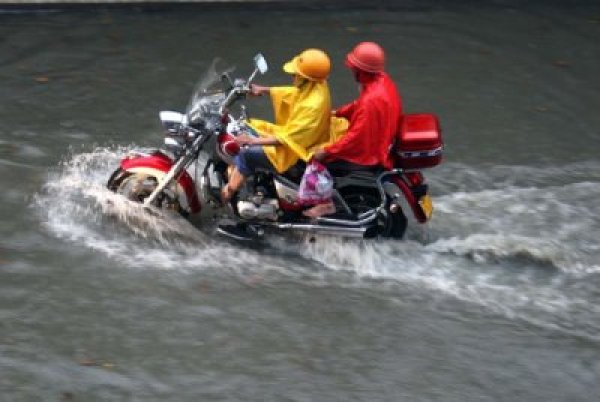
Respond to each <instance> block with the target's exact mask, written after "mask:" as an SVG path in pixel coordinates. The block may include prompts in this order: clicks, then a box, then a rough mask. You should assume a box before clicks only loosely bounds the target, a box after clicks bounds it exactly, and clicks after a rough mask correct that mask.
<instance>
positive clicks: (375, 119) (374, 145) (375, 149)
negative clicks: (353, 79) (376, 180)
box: [325, 72, 402, 169]
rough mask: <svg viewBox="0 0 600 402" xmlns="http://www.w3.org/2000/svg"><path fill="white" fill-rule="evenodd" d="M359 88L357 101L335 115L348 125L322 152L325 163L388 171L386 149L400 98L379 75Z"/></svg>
mask: <svg viewBox="0 0 600 402" xmlns="http://www.w3.org/2000/svg"><path fill="white" fill-rule="evenodd" d="M362 85H363V89H362V92H361V94H360V96H359V97H358V99H356V100H355V101H354V102H352V103H349V104H348V105H345V106H343V107H341V108H339V109H338V110H337V111H336V116H338V117H344V118H346V119H348V120H349V121H350V125H349V127H348V132H347V133H346V134H344V135H343V136H342V138H340V139H339V140H338V141H337V142H335V143H334V144H332V145H329V146H328V147H326V148H325V152H327V154H328V155H327V158H326V161H332V160H335V159H343V160H346V161H348V162H352V163H356V164H358V165H369V166H372V165H382V166H384V167H385V168H387V169H391V167H392V164H393V162H392V159H391V156H390V146H391V144H392V142H393V141H394V137H395V135H396V131H397V129H398V124H399V121H400V116H401V115H402V101H401V99H400V95H399V93H398V90H397V89H396V85H395V84H394V82H393V81H392V79H391V78H390V77H389V76H388V75H387V74H386V73H383V72H382V73H379V74H377V75H376V76H375V78H374V79H372V80H369V81H367V82H363V83H362Z"/></svg>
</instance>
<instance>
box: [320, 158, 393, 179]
mask: <svg viewBox="0 0 600 402" xmlns="http://www.w3.org/2000/svg"><path fill="white" fill-rule="evenodd" d="M325 166H327V169H328V170H329V172H330V173H331V175H332V176H333V177H345V176H348V175H350V174H356V173H358V174H360V175H368V176H377V175H378V174H380V173H381V172H383V171H384V169H383V167H382V166H379V165H374V166H370V165H357V164H355V163H351V162H346V161H334V162H331V163H327V164H326V165H325Z"/></svg>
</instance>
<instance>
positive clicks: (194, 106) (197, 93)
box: [186, 59, 234, 124]
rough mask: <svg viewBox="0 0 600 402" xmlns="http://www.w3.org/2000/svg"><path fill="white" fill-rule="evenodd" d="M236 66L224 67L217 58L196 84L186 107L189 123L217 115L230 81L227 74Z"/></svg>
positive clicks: (195, 122)
mask: <svg viewBox="0 0 600 402" xmlns="http://www.w3.org/2000/svg"><path fill="white" fill-rule="evenodd" d="M233 70H234V67H224V63H223V61H222V60H220V59H215V60H213V62H212V63H211V64H210V66H209V67H208V69H207V71H206V72H205V73H204V74H203V75H202V77H201V78H200V80H199V81H198V83H197V84H196V86H195V88H194V91H193V92H192V96H191V97H190V101H189V102H188V105H187V108H186V116H187V121H188V123H189V124H198V123H200V122H201V121H202V120H203V119H205V118H206V117H208V116H209V115H217V114H218V112H219V108H220V106H221V104H222V103H223V100H224V99H225V97H226V91H227V90H228V86H229V82H228V80H227V78H226V77H227V76H228V74H229V73H231V72H232V71H233Z"/></svg>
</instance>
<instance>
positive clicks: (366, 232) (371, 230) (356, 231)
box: [274, 223, 377, 239]
mask: <svg viewBox="0 0 600 402" xmlns="http://www.w3.org/2000/svg"><path fill="white" fill-rule="evenodd" d="M274 226H275V227H276V228H278V229H281V230H295V231H301V232H307V233H312V234H322V235H331V236H341V237H352V238H362V239H364V238H371V237H375V236H376V235H377V227H376V226H370V227H339V226H323V225H312V224H305V223H276V224H274Z"/></svg>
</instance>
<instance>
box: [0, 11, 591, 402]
mask: <svg viewBox="0 0 600 402" xmlns="http://www.w3.org/2000/svg"><path fill="white" fill-rule="evenodd" d="M440 3H441V2H433V1H432V2H413V3H408V2H407V3H399V4H398V5H396V6H394V7H389V6H388V7H380V8H376V9H372V10H371V9H368V8H361V9H336V8H330V9H326V10H323V11H318V10H315V9H301V8H295V9H287V10H277V9H268V8H267V7H261V8H260V12H258V11H256V10H253V8H252V7H247V8H239V7H237V8H235V9H227V8H226V7H225V6H224V7H222V8H211V9H209V10H204V9H203V8H202V7H187V8H185V9H177V8H172V9H170V10H162V11H143V10H140V9H131V8H129V9H121V8H112V9H108V10H95V11H84V10H70V11H64V12H58V11H57V12H43V13H35V14H34V13H16V12H14V10H12V11H11V12H4V13H0V184H1V189H2V191H1V192H0V205H1V206H2V208H1V210H0V222H1V225H0V401H2V402H4V401H7V402H8V401H56V400H75V401H457V402H458V401H460V402H464V401H517V400H518V401H597V400H598V395H600V290H599V289H600V242H599V240H598V238H599V237H600V202H598V199H599V198H600V156H599V152H600V131H599V128H598V127H600V113H598V110H599V109H600V74H598V71H599V70H598V65H599V64H600V63H599V62H600V47H599V46H598V43H600V6H599V5H598V4H597V3H595V4H594V2H562V3H561V2H516V1H515V2H510V1H495V2H489V3H488V4H487V5H482V4H479V5H477V4H476V2H445V3H444V4H443V5H442V4H440ZM365 39H370V40H376V41H378V42H380V43H381V44H382V45H383V46H384V48H385V49H386V50H387V52H388V70H389V72H390V74H391V75H392V76H393V78H395V79H396V81H397V82H398V85H399V88H400V90H401V93H402V96H403V99H404V105H405V109H406V111H407V112H422V111H431V112H435V113H437V114H438V115H439V117H440V119H441V122H442V125H443V128H444V140H445V144H446V151H445V161H444V163H443V165H441V166H439V167H436V168H434V169H430V170H429V171H428V172H426V176H427V178H428V180H429V183H430V187H431V191H432V196H433V201H434V205H435V213H434V217H433V220H432V221H431V223H430V224H428V225H427V226H426V227H418V226H417V225H416V224H414V223H411V227H410V230H409V232H408V234H407V239H406V240H405V241H402V242H398V241H358V240H344V239H340V238H326V237H318V238H316V239H315V241H314V242H311V241H310V239H309V238H298V237H271V238H270V239H269V240H270V244H269V245H264V246H262V247H241V246H239V245H236V244H234V243H229V242H224V241H223V240H222V239H220V238H218V237H215V236H214V234H213V228H214V223H213V222H212V220H211V219H210V214H207V216H205V217H203V218H202V219H200V220H196V221H194V222H193V223H192V224H190V223H188V222H186V221H183V220H180V219H174V218H152V217H144V216H142V215H140V214H139V213H138V212H137V210H136V209H135V208H133V207H131V206H130V205H128V204H127V203H126V202H123V201H122V200H120V199H119V198H118V197H115V196H113V195H112V194H110V193H109V192H108V191H107V190H105V189H104V184H105V182H106V180H107V178H108V177H109V175H110V173H111V171H112V170H113V169H114V168H115V166H116V165H117V163H118V160H119V158H120V157H121V156H123V155H124V154H125V153H126V152H127V151H128V150H130V149H134V148H137V147H152V146H159V145H160V143H161V140H162V132H161V128H160V125H159V122H158V118H157V116H158V112H159V111H160V110H169V109H170V110H182V109H184V108H185V105H186V102H187V98H188V96H189V94H190V93H191V91H192V89H193V87H194V84H195V82H196V81H197V79H198V78H199V76H200V75H201V73H202V72H203V71H204V70H205V69H206V68H207V67H208V65H209V64H210V62H211V61H212V60H213V58H215V57H221V58H223V59H225V60H226V61H228V62H229V63H231V64H235V65H236V66H237V70H236V72H235V73H234V75H235V74H239V75H240V76H243V75H246V74H247V73H248V72H249V71H250V68H251V58H252V56H253V55H254V54H255V53H256V52H257V51H262V52H263V53H264V54H265V55H266V57H267V59H268V61H269V63H270V66H271V69H270V71H269V72H268V73H267V75H266V76H264V77H262V80H261V81H262V82H263V83H265V84H280V83H284V84H285V83H287V82H288V78H287V77H286V76H285V75H284V74H283V73H282V72H281V70H280V66H281V65H282V63H283V62H285V61H286V60H287V59H288V58H290V57H291V56H293V55H294V53H295V52H298V51H300V50H302V49H303V48H305V47H321V48H323V49H325V50H326V51H328V52H329V53H330V55H331V58H332V60H333V64H334V69H333V73H332V77H331V80H330V86H331V89H332V93H333V101H334V104H336V105H339V104H342V103H344V102H347V101H350V100H351V99H353V97H355V96H356V86H355V84H354V83H353V82H352V77H351V75H350V74H349V73H348V71H347V70H346V69H345V68H344V66H343V58H344V55H345V53H346V52H347V51H348V50H349V49H350V48H351V47H352V46H353V45H354V44H355V43H357V42H359V41H361V40H365ZM252 102H253V103H251V104H250V105H249V106H250V111H251V113H253V114H254V115H260V116H263V117H269V116H270V106H269V104H268V101H267V100H266V99H258V100H255V101H252ZM109 201H111V202H109ZM109 206H112V209H111V208H109ZM119 216H120V219H119Z"/></svg>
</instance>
